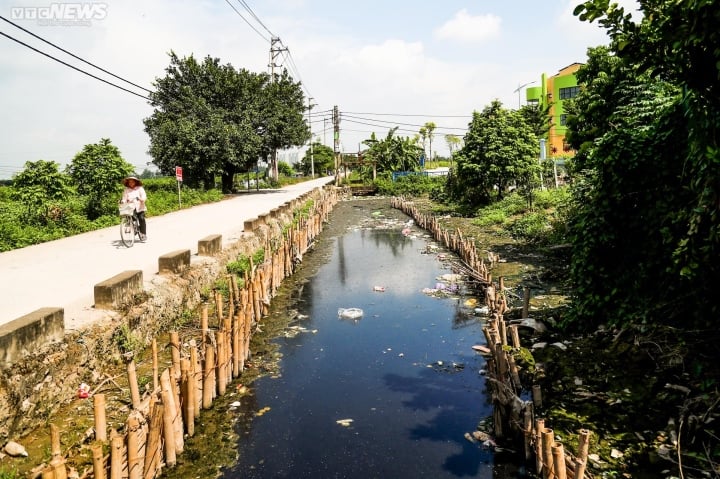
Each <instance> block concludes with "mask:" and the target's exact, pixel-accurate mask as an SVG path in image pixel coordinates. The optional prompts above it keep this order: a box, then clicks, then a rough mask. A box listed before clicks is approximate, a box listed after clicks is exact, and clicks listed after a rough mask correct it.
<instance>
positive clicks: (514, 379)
mask: <svg viewBox="0 0 720 479" xmlns="http://www.w3.org/2000/svg"><path fill="white" fill-rule="evenodd" d="M392 206H393V207H394V208H397V209H399V210H401V211H403V212H404V213H405V214H407V215H408V216H410V217H412V218H413V220H414V221H415V223H416V224H417V225H418V226H420V227H421V228H424V229H426V230H427V231H428V232H429V233H430V234H431V235H432V237H433V238H434V239H435V240H436V241H438V242H439V243H441V244H443V245H444V246H445V247H446V248H448V249H450V250H451V251H453V252H455V253H456V254H457V255H458V256H459V257H460V259H461V260H462V261H463V263H464V264H463V265H462V268H461V269H462V272H463V273H465V274H467V275H468V276H470V277H471V278H473V279H474V280H475V281H477V282H479V283H480V284H481V285H482V286H484V288H485V304H486V306H487V307H488V310H489V311H490V316H489V319H488V320H487V322H486V324H485V325H484V327H483V333H484V335H485V341H486V343H487V345H488V349H489V350H490V357H489V358H488V360H487V375H486V377H487V380H488V386H489V390H490V391H491V399H492V403H493V426H494V434H495V437H496V438H500V439H502V438H506V439H514V438H518V439H519V441H522V442H523V443H524V449H525V460H526V461H527V462H528V463H529V464H532V463H533V459H534V465H535V471H536V472H537V473H538V475H541V476H542V477H543V478H544V479H566V478H569V479H583V478H585V479H591V478H592V476H591V475H590V474H589V473H588V472H586V464H587V457H588V446H589V441H590V431H588V430H586V429H581V430H580V431H579V432H578V443H579V446H578V451H577V455H573V454H571V453H570V452H569V451H566V450H565V449H564V446H563V444H562V443H561V442H558V441H556V440H555V434H554V432H553V430H552V429H551V428H549V427H546V425H545V420H544V419H542V418H540V417H537V416H536V414H535V409H536V408H541V407H542V393H541V390H540V386H539V385H537V384H535V385H532V386H531V389H530V390H531V391H532V400H531V401H525V400H523V399H522V398H521V397H520V396H519V394H520V393H521V392H522V391H523V385H522V384H521V379H520V372H519V370H518V366H517V364H516V362H515V357H514V355H513V352H515V351H518V350H519V349H520V347H521V344H520V334H519V331H518V325H517V324H511V325H508V324H507V322H506V321H505V319H504V314H505V313H506V312H507V310H508V304H507V300H506V297H505V294H504V291H505V284H504V278H502V277H500V278H499V280H498V281H497V283H494V282H493V278H492V274H491V273H490V268H492V266H494V265H495V263H496V262H497V261H498V260H499V257H498V255H496V254H494V253H488V254H487V259H488V263H487V264H486V263H485V256H484V255H481V254H479V253H478V251H477V248H476V245H475V241H474V240H473V239H472V238H465V237H463V235H462V233H461V232H460V230H459V229H457V230H456V231H455V232H450V231H448V230H446V229H444V228H443V227H442V225H441V224H440V223H439V221H438V219H437V218H436V217H435V216H432V215H426V214H423V213H420V212H419V210H418V209H417V208H416V206H415V205H414V204H413V202H412V201H408V200H405V199H403V198H393V200H392ZM523 300H524V305H523V313H522V316H523V318H527V317H528V310H529V300H530V290H529V289H528V288H525V291H524V298H523ZM508 337H509V338H510V340H509V341H508Z"/></svg>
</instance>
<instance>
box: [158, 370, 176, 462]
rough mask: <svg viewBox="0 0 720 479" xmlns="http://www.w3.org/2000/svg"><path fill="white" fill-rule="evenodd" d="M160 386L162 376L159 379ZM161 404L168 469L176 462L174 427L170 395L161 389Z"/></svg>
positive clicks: (167, 391)
mask: <svg viewBox="0 0 720 479" xmlns="http://www.w3.org/2000/svg"><path fill="white" fill-rule="evenodd" d="M160 381H161V384H162V376H161V377H160ZM160 394H161V395H162V402H163V404H162V405H163V408H162V411H163V428H162V429H163V438H164V439H165V464H167V465H168V467H174V466H175V463H176V461H177V456H176V453H175V426H174V425H173V412H172V407H171V404H172V394H171V393H170V391H169V390H168V389H165V387H162V392H161V393H160Z"/></svg>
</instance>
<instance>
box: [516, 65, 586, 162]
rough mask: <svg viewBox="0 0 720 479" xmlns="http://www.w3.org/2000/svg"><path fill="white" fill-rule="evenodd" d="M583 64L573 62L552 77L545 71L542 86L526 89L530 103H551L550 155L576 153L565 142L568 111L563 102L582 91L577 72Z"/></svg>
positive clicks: (548, 139) (548, 141)
mask: <svg viewBox="0 0 720 479" xmlns="http://www.w3.org/2000/svg"><path fill="white" fill-rule="evenodd" d="M582 65H583V64H582V63H573V64H571V65H568V66H566V67H565V68H563V69H561V70H560V71H559V72H557V73H556V74H555V75H553V76H551V77H547V76H546V75H545V73H543V74H542V76H541V81H540V86H536V87H530V88H528V89H527V90H525V98H526V99H527V102H528V103H536V104H539V105H540V106H541V107H545V106H547V105H548V104H549V105H550V113H549V115H550V117H549V118H548V121H550V131H549V132H548V138H547V145H548V146H547V148H548V151H547V155H548V156H549V157H558V156H574V154H575V152H574V151H573V150H572V148H570V146H569V145H568V144H567V143H566V142H565V135H566V133H567V126H566V124H565V121H566V119H567V113H566V112H565V109H564V107H563V103H564V102H565V100H569V99H571V98H575V97H576V96H577V94H578V93H579V92H580V87H579V86H578V83H577V79H576V78H575V72H577V71H578V69H579V68H580V67H581V66H582Z"/></svg>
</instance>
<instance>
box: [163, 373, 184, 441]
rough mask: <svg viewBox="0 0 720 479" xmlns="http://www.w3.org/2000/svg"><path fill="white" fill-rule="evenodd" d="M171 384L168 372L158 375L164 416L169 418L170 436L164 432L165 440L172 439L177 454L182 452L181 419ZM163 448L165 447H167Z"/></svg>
mask: <svg viewBox="0 0 720 479" xmlns="http://www.w3.org/2000/svg"><path fill="white" fill-rule="evenodd" d="M172 382H173V380H172V379H171V378H170V370H169V369H166V370H165V371H163V373H162V374H161V375H160V387H161V388H162V393H163V396H162V400H163V404H165V414H166V415H167V416H169V417H170V431H169V433H170V435H171V436H168V431H166V432H165V438H166V439H168V437H172V438H173V442H174V452H175V453H176V454H179V453H181V452H182V451H183V430H182V419H181V417H180V415H179V409H180V404H178V402H177V401H176V400H175V391H174V388H173V384H172ZM178 421H180V422H178ZM165 425H167V424H165ZM165 447H167V445H166V446H165Z"/></svg>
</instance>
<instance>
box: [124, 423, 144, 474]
mask: <svg viewBox="0 0 720 479" xmlns="http://www.w3.org/2000/svg"><path fill="white" fill-rule="evenodd" d="M126 428H127V433H126V434H127V463H128V477H129V479H141V478H142V472H143V471H142V463H141V462H140V457H139V455H138V453H139V450H140V441H139V438H138V430H139V429H140V421H139V420H138V418H137V416H136V415H135V414H133V413H130V415H129V416H128V418H127V421H126Z"/></svg>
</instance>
